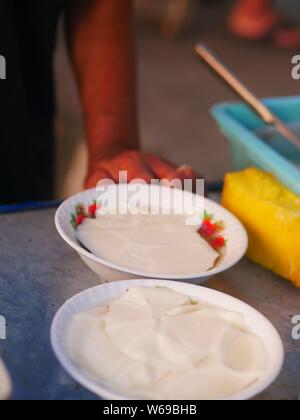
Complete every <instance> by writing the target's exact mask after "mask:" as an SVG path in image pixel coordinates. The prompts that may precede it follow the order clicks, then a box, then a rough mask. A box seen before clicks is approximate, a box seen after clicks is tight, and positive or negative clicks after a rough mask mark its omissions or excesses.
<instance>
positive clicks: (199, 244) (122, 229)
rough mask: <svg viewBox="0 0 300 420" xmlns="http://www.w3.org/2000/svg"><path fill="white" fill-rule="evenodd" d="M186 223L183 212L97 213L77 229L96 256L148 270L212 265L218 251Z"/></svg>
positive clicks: (204, 268)
mask: <svg viewBox="0 0 300 420" xmlns="http://www.w3.org/2000/svg"><path fill="white" fill-rule="evenodd" d="M198 229H199V226H189V225H187V224H186V216H185V215H163V214H160V215H153V214H147V215H143V214H139V215H131V214H126V215H99V216H98V217H96V218H95V219H85V220H84V221H83V223H82V224H81V225H80V226H78V228H77V232H76V235H77V238H78V240H79V241H80V242H81V243H82V244H83V245H84V246H85V248H87V249H88V250H89V251H91V252H92V253H93V254H94V255H96V256H97V257H100V258H103V259H105V260H107V261H110V262H112V263H114V264H117V265H119V266H124V267H128V268H131V269H134V270H143V271H145V272H148V273H160V274H167V273H169V274H177V275H180V274H193V273H200V272H203V271H208V270H210V269H211V268H213V267H214V265H215V263H216V261H217V259H218V257H219V253H218V252H216V251H215V250H214V249H213V248H212V247H211V246H210V245H209V244H208V242H207V241H206V240H204V239H203V238H202V237H201V235H200V234H199V233H198V231H197V230H198Z"/></svg>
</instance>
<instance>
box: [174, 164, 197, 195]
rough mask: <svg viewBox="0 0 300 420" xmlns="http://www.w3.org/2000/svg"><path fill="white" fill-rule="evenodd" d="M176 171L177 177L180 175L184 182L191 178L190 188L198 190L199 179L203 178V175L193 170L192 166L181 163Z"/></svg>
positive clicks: (194, 190)
mask: <svg viewBox="0 0 300 420" xmlns="http://www.w3.org/2000/svg"><path fill="white" fill-rule="evenodd" d="M176 172H177V177H179V178H180V179H181V180H182V181H183V182H184V181H188V180H190V181H191V186H190V190H191V191H193V192H197V179H202V177H201V176H199V175H197V173H196V172H195V171H194V170H193V168H192V167H191V166H189V165H181V166H179V168H177V170H176ZM185 187H186V185H185Z"/></svg>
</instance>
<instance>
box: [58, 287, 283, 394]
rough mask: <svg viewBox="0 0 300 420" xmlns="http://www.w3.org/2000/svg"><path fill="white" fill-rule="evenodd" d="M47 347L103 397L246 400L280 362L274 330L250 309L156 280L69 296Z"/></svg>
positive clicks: (202, 290) (266, 381) (200, 289)
mask: <svg viewBox="0 0 300 420" xmlns="http://www.w3.org/2000/svg"><path fill="white" fill-rule="evenodd" d="M51 342H52V347H53V350H54V352H55V354H56V356H57V358H58V360H59V361H60V363H61V364H62V366H63V367H64V368H65V369H66V371H67V372H68V373H69V374H70V375H71V376H72V377H73V378H74V379H75V380H76V381H78V382H79V383H80V384H82V385H83V386H84V387H86V388H87V389H89V390H90V391H92V392H94V393H95V394H97V395H98V396H100V397H102V398H105V399H123V400H125V399H150V400H186V399H191V400H247V399H251V398H253V397H254V396H256V395H258V394H259V393H261V392H262V391H264V390H265V389H266V388H267V387H268V386H269V385H270V384H271V383H272V382H273V381H274V380H275V379H276V377H277V376H278V374H279V372H280V370H281V368H282V364H283V357H284V356H283V355H284V352H283V345H282V342H281V339H280V337H279V335H278V333H277V331H276V330H275V328H274V327H273V326H272V325H271V323H270V322H269V321H268V320H267V319H266V318H265V317H264V316H263V315H261V314H260V313H259V312H257V311H256V310H255V309H253V308H252V307H250V306H249V305H247V304H245V303H243V302H241V301H239V300H237V299H235V298H233V297H231V296H229V295H225V294H223V293H220V292H217V291H214V290H210V289H207V288H203V287H201V286H196V285H192V284H188V283H182V282H174V281H166V280H154V279H151V280H146V279H142V280H125V281H120V282H112V283H106V284H103V285H100V286H97V287H94V288H92V289H89V290H86V291H84V292H82V293H80V294H78V295H76V296H75V297H73V298H72V299H70V300H69V301H67V302H66V303H65V304H64V305H63V306H62V308H61V309H60V310H59V311H58V313H57V315H56V316H55V319H54V321H53V324H52V328H51Z"/></svg>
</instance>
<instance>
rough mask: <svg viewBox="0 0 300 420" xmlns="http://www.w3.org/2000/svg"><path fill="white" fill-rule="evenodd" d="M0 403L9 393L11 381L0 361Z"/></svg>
mask: <svg viewBox="0 0 300 420" xmlns="http://www.w3.org/2000/svg"><path fill="white" fill-rule="evenodd" d="M0 379H1V380H0V401H1V400H6V399H7V398H8V397H9V395H10V393H11V381H10V377H9V376H8V372H7V370H6V368H5V366H4V363H3V362H2V360H1V359H0Z"/></svg>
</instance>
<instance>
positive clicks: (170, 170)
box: [144, 153, 178, 181]
mask: <svg viewBox="0 0 300 420" xmlns="http://www.w3.org/2000/svg"><path fill="white" fill-rule="evenodd" d="M144 160H145V162H146V164H147V166H148V168H149V169H151V171H152V172H153V173H154V175H155V176H156V177H157V178H158V179H165V180H167V181H173V180H174V179H176V178H178V173H177V170H176V167H175V166H174V165H173V164H172V163H169V162H167V161H166V160H163V159H161V158H159V157H158V156H157V155H155V154H152V153H145V154H144Z"/></svg>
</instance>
